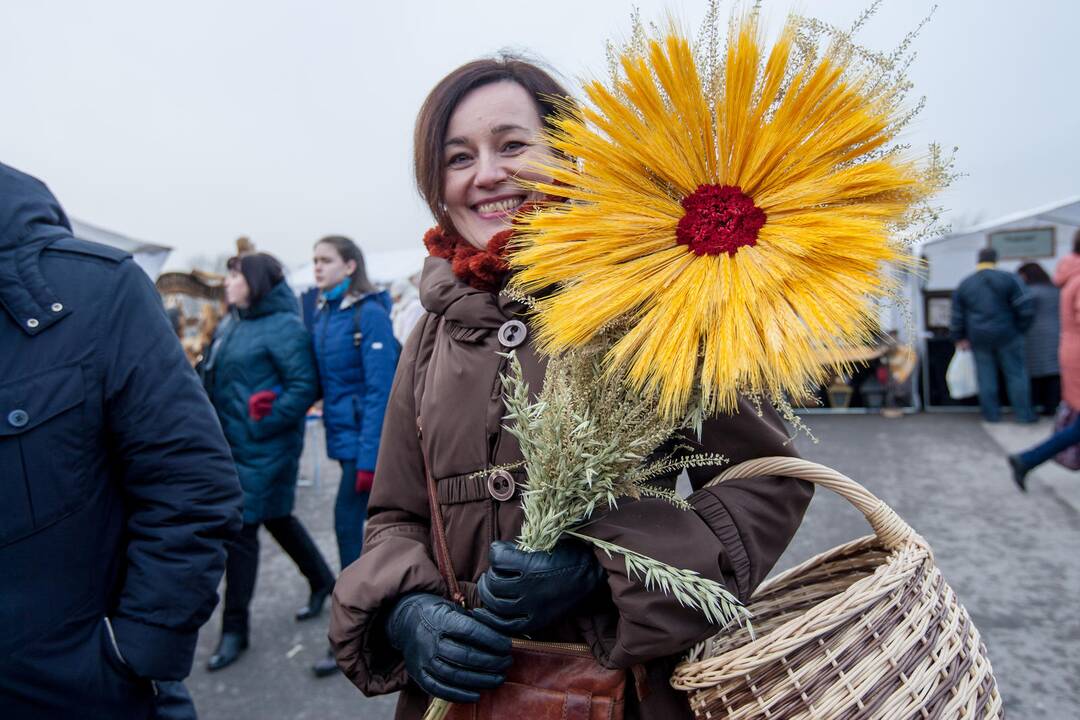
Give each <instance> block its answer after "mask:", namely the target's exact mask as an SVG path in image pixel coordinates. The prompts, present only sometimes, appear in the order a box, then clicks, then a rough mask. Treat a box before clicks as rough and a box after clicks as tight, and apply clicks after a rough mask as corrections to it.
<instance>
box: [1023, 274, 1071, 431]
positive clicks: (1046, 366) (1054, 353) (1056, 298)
mask: <svg viewBox="0 0 1080 720" xmlns="http://www.w3.org/2000/svg"><path fill="white" fill-rule="evenodd" d="M1016 274H1017V275H1019V276H1020V279H1021V280H1023V281H1024V284H1025V285H1027V290H1028V294H1029V295H1031V299H1032V303H1033V305H1034V308H1033V309H1034V315H1035V319H1034V321H1033V322H1032V323H1031V327H1030V328H1028V331H1027V337H1026V338H1025V344H1026V346H1027V362H1028V374H1029V375H1030V376H1031V400H1032V403H1033V404H1034V405H1037V406H1038V407H1040V408H1041V411H1042V414H1043V415H1053V414H1054V412H1055V411H1056V410H1057V406H1058V404H1059V403H1061V366H1060V364H1059V363H1058V340H1059V337H1058V336H1059V335H1060V334H1061V319H1060V317H1059V315H1060V314H1061V311H1060V302H1061V291H1060V290H1058V289H1057V288H1056V287H1054V283H1052V282H1051V281H1050V276H1049V275H1047V274H1046V271H1045V270H1043V268H1042V265H1039V263H1034V262H1032V263H1025V264H1023V265H1021V266H1020V267H1019V268H1017V270H1016Z"/></svg>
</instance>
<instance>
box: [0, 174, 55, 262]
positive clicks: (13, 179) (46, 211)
mask: <svg viewBox="0 0 1080 720" xmlns="http://www.w3.org/2000/svg"><path fill="white" fill-rule="evenodd" d="M68 235H71V224H70V223H69V222H68V219H67V215H65V214H64V211H63V209H62V208H61V207H60V203H59V202H57V200H56V198H55V197H54V196H53V194H52V193H51V192H49V188H47V187H45V183H43V182H41V181H40V180H38V179H37V178H33V177H31V176H29V175H27V174H26V173H22V172H19V171H18V170H16V169H15V168H12V167H8V166H7V165H4V164H3V163H0V251H2V250H6V249H9V248H13V247H18V246H20V245H25V244H28V243H32V242H34V241H40V240H48V239H53V238H56V237H64V236H68Z"/></svg>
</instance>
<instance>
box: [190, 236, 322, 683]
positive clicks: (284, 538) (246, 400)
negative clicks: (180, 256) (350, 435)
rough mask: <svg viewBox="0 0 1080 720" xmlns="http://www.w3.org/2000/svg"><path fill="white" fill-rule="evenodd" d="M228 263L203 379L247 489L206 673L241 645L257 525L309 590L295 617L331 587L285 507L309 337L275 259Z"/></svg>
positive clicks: (309, 384) (310, 397)
mask: <svg viewBox="0 0 1080 720" xmlns="http://www.w3.org/2000/svg"><path fill="white" fill-rule="evenodd" d="M228 268H229V273H228V276H227V277H226V280H225V296H226V301H227V302H228V303H229V305H230V306H231V308H232V311H231V313H230V314H229V315H228V316H227V317H226V318H225V320H223V321H222V323H221V325H220V326H219V327H218V330H217V332H216V333H215V337H214V341H213V344H212V345H211V348H210V353H209V357H208V359H207V361H206V364H205V366H204V368H203V377H204V382H205V384H206V389H207V392H208V393H209V395H210V400H211V401H212V402H213V403H214V407H215V408H216V409H217V412H218V417H219V418H220V419H221V427H222V428H223V429H224V430H225V437H226V438H227V439H228V441H229V446H230V447H231V448H232V453H233V459H234V460H235V462H236V469H237V471H238V473H239V475H240V485H241V486H242V487H243V489H244V526H243V528H242V529H241V531H240V537H239V538H237V540H236V541H235V542H233V543H231V544H230V545H229V548H228V561H227V563H226V569H225V581H226V584H225V610H224V614H223V618H222V632H221V641H220V643H219V644H218V648H217V651H216V652H215V653H214V655H213V656H212V657H211V658H210V662H209V664H208V665H207V668H208V669H209V670H220V669H221V668H224V667H226V666H228V665H231V664H232V663H233V662H235V661H236V660H237V659H238V658H239V657H240V654H241V653H242V652H243V651H244V650H246V649H247V645H248V606H249V605H250V603H251V597H252V595H253V594H254V591H255V577H256V575H257V573H258V567H259V536H258V532H259V526H260V525H264V526H266V529H267V530H269V531H270V534H271V535H272V536H273V537H274V539H275V540H276V541H277V542H278V544H279V545H281V547H282V549H283V550H285V552H286V553H288V555H289V557H291V558H292V559H293V561H294V562H295V563H296V565H297V567H298V568H299V569H300V572H301V573H303V575H304V577H305V578H307V581H308V585H309V586H310V590H311V595H310V597H309V599H308V603H307V605H305V606H304V607H302V608H301V609H300V610H299V611H298V612H297V614H296V619H297V620H307V619H310V618H313V617H316V616H317V615H318V614H319V613H320V612H321V611H322V607H323V604H324V603H325V602H326V598H327V596H328V595H329V593H330V591H331V590H332V589H333V586H334V574H333V573H332V572H331V571H330V568H329V567H328V566H327V564H326V560H324V559H323V556H322V554H321V553H320V552H319V549H318V547H316V545H315V542H314V541H313V540H312V539H311V536H310V535H309V534H308V532H307V531H306V530H305V529H304V526H303V525H301V524H300V521H299V520H297V519H296V517H294V516H293V514H292V511H293V501H294V499H295V493H296V473H297V470H298V468H299V463H300V453H301V451H302V450H303V444H304V416H305V414H306V413H307V409H308V408H309V407H310V406H311V403H312V402H314V400H315V398H316V395H317V392H318V378H317V376H316V371H315V358H314V356H313V354H312V350H311V336H310V335H309V334H308V332H307V330H305V329H304V325H303V322H302V321H301V319H300V311H299V306H298V304H297V302H296V298H295V297H294V296H293V293H292V290H291V289H290V288H289V285H288V283H286V282H285V279H284V273H283V271H282V268H281V264H280V263H278V261H277V260H275V259H274V258H272V257H270V256H269V255H265V254H262V253H257V254H251V255H244V256H241V257H234V258H232V259H231V260H229V264H228Z"/></svg>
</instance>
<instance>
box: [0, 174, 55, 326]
mask: <svg viewBox="0 0 1080 720" xmlns="http://www.w3.org/2000/svg"><path fill="white" fill-rule="evenodd" d="M71 240H72V235H71V224H70V223H69V222H68V219H67V216H66V215H65V214H64V211H63V209H61V207H60V203H59V202H57V201H56V198H55V197H53V194H52V193H51V192H49V189H48V188H47V187H45V184H44V183H43V182H41V181H40V180H37V179H35V178H32V177H30V176H29V175H27V174H25V173H21V172H19V171H18V170H16V169H14V168H11V167H8V166H7V165H4V164H2V163H0V306H3V308H4V309H5V310H7V312H8V314H9V315H11V317H12V319H13V320H14V321H15V323H16V324H17V325H18V326H19V327H20V328H21V329H22V331H23V332H25V333H26V334H28V335H36V334H38V333H40V332H42V331H44V330H46V329H47V328H49V327H50V326H52V325H54V324H55V323H56V322H57V321H59V320H60V319H62V318H63V317H64V316H66V315H67V314H68V313H69V312H71V308H70V307H68V304H67V303H65V302H64V301H63V298H62V297H60V296H59V295H58V294H57V290H60V289H61V288H50V287H49V285H48V283H47V282H46V281H45V277H44V276H43V275H42V274H41V268H40V267H39V264H38V257H39V256H40V254H41V251H42V250H43V249H44V248H45V247H46V246H48V245H50V244H52V243H54V242H58V241H69V242H70V241H71Z"/></svg>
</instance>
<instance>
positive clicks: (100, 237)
mask: <svg viewBox="0 0 1080 720" xmlns="http://www.w3.org/2000/svg"><path fill="white" fill-rule="evenodd" d="M71 231H72V234H74V235H75V237H77V238H79V239H81V240H89V241H91V242H97V243H101V244H102V245H109V246H111V247H114V248H119V249H121V250H124V251H125V252H129V253H131V254H133V255H134V254H135V253H137V252H154V251H158V252H170V251H171V250H172V248H171V247H169V246H167V245H157V244H155V243H150V242H145V241H143V240H136V239H135V238H130V237H127V236H126V235H121V234H120V233H115V232H113V231H111V230H106V229H104V228H100V227H98V226H97V225H91V224H90V223H88V222H83V221H82V220H76V219H75V218H71Z"/></svg>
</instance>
